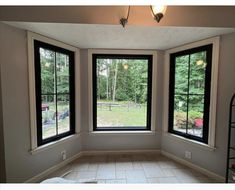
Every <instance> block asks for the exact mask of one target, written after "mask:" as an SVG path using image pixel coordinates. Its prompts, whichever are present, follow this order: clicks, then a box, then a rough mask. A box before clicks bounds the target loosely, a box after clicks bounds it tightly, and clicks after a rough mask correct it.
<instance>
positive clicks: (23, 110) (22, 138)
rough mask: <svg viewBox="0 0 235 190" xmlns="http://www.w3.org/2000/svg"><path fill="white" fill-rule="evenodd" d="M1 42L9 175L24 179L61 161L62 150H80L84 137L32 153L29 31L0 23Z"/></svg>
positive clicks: (12, 178) (72, 152)
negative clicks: (27, 34)
mask: <svg viewBox="0 0 235 190" xmlns="http://www.w3.org/2000/svg"><path fill="white" fill-rule="evenodd" d="M0 42H1V46H0V58H1V59H0V60H1V61H0V64H1V69H2V70H1V79H2V81H1V85H2V108H3V118H4V120H3V127H4V140H5V142H4V144H5V165H6V177H7V182H24V181H26V180H27V179H29V178H31V177H33V176H35V175H37V174H39V173H41V172H42V171H44V170H46V169H48V168H49V167H52V166H54V165H55V164H58V163H59V162H61V151H62V150H66V151H67V157H68V158H69V157H71V156H73V155H75V154H76V153H78V152H80V150H81V139H80V138H76V139H74V140H71V141H67V142H65V143H63V144H59V145H56V146H54V147H53V148H50V149H48V150H44V151H42V152H40V153H37V154H35V155H31V153H30V120H29V119H30V118H29V94H28V92H29V89H28V68H27V66H28V63H27V37H26V31H24V30H20V29H16V28H14V27H10V26H8V25H5V24H2V23H0Z"/></svg>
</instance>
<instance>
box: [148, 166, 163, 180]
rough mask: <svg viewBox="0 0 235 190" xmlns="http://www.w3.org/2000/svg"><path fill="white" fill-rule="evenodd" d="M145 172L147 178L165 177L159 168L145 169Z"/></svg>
mask: <svg viewBox="0 0 235 190" xmlns="http://www.w3.org/2000/svg"><path fill="white" fill-rule="evenodd" d="M144 172H145V176H146V177H147V178H153V177H165V175H164V173H163V171H162V170H161V168H160V167H158V166H153V167H144Z"/></svg>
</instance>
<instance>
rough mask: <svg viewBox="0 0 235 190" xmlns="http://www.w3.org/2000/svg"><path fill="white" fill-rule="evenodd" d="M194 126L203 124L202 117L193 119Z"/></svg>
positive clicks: (197, 126)
mask: <svg viewBox="0 0 235 190" xmlns="http://www.w3.org/2000/svg"><path fill="white" fill-rule="evenodd" d="M194 126H195V128H202V126H203V119H201V118H198V119H195V120H194Z"/></svg>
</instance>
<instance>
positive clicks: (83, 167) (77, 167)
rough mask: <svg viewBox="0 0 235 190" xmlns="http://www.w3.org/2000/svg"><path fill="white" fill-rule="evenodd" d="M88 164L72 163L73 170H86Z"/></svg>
mask: <svg viewBox="0 0 235 190" xmlns="http://www.w3.org/2000/svg"><path fill="white" fill-rule="evenodd" d="M88 166H89V164H88V163H77V164H74V166H73V170H74V171H87V170H88Z"/></svg>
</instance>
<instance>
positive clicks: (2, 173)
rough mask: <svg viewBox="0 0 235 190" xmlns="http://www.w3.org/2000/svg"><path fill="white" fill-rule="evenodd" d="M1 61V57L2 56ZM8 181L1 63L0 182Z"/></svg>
mask: <svg viewBox="0 0 235 190" xmlns="http://www.w3.org/2000/svg"><path fill="white" fill-rule="evenodd" d="M0 63H1V57H0ZM5 181H6V170H5V150H4V135H3V117H2V87H1V64H0V183H3V182H5Z"/></svg>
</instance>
